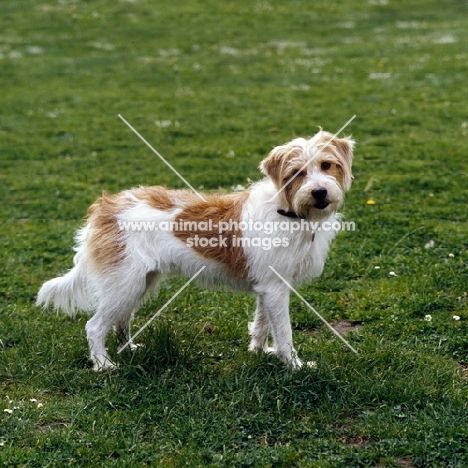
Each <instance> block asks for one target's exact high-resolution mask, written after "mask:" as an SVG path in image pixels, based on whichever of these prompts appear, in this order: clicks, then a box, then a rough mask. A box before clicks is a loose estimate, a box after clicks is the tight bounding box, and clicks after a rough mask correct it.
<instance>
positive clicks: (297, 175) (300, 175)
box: [291, 169, 306, 177]
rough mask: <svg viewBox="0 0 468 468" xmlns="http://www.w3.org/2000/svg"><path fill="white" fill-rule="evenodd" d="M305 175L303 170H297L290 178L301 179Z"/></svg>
mask: <svg viewBox="0 0 468 468" xmlns="http://www.w3.org/2000/svg"><path fill="white" fill-rule="evenodd" d="M305 175H306V171H305V170H304V169H298V170H297V171H294V172H293V173H292V174H291V177H303V176H305Z"/></svg>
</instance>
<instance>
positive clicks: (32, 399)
mask: <svg viewBox="0 0 468 468" xmlns="http://www.w3.org/2000/svg"><path fill="white" fill-rule="evenodd" d="M29 401H30V402H31V403H36V401H37V400H36V399H35V398H30V399H29Z"/></svg>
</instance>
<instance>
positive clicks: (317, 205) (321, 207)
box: [314, 201, 330, 210]
mask: <svg viewBox="0 0 468 468" xmlns="http://www.w3.org/2000/svg"><path fill="white" fill-rule="evenodd" d="M329 204H330V203H329V202H327V201H320V202H317V203H315V204H314V208H317V209H318V210H324V209H325V208H326V207H327V206H328V205H329Z"/></svg>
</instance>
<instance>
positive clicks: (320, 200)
mask: <svg viewBox="0 0 468 468" xmlns="http://www.w3.org/2000/svg"><path fill="white" fill-rule="evenodd" d="M327 195H328V191H327V189H326V188H324V187H318V188H316V189H314V190H312V197H313V199H314V200H315V203H314V208H317V209H319V210H323V209H325V208H326V207H327V206H328V205H329V204H330V203H329V202H328V201H327Z"/></svg>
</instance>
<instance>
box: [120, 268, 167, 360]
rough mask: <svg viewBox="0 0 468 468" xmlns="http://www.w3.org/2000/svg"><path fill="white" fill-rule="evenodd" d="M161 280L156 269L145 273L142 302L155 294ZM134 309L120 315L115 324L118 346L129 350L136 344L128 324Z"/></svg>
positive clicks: (132, 349) (135, 347)
mask: <svg viewBox="0 0 468 468" xmlns="http://www.w3.org/2000/svg"><path fill="white" fill-rule="evenodd" d="M160 282H161V273H160V272H158V271H150V272H149V273H147V274H146V287H145V292H144V294H143V298H142V302H144V300H145V299H146V298H149V297H150V296H152V295H154V294H155V291H157V289H158V287H159V284H160ZM134 312H136V310H130V311H128V312H127V313H125V314H124V315H122V316H121V317H120V318H119V320H118V321H117V323H116V324H115V327H114V328H115V334H116V337H117V341H118V343H119V345H120V346H126V348H127V349H128V350H129V351H135V350H136V349H137V348H138V345H137V344H135V343H134V342H133V341H132V337H131V335H130V324H131V322H132V318H133V314H134Z"/></svg>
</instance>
